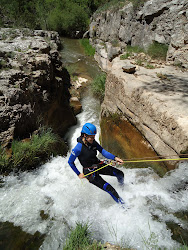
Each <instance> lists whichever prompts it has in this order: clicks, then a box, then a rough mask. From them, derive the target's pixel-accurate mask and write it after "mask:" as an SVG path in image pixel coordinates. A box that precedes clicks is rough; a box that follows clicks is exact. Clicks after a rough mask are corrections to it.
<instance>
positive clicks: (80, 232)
mask: <svg viewBox="0 0 188 250" xmlns="http://www.w3.org/2000/svg"><path fill="white" fill-rule="evenodd" d="M77 249H82V250H84V249H85V250H86V249H87V250H100V249H103V247H102V245H101V244H100V243H97V242H92V238H91V232H89V226H88V225H87V224H84V223H80V222H78V223H77V224H76V228H75V229H72V231H71V232H70V234H69V236H68V238H67V240H66V244H65V246H64V247H63V250H77Z"/></svg>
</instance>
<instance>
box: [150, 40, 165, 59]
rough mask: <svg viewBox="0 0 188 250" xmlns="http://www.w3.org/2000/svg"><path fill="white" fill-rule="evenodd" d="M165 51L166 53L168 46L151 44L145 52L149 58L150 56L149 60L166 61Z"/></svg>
mask: <svg viewBox="0 0 188 250" xmlns="http://www.w3.org/2000/svg"><path fill="white" fill-rule="evenodd" d="M167 51H168V45H166V44H162V43H158V42H153V44H151V45H150V46H149V48H148V50H147V53H148V54H149V56H151V58H153V59H156V58H158V59H163V60H165V59H166V55H167Z"/></svg>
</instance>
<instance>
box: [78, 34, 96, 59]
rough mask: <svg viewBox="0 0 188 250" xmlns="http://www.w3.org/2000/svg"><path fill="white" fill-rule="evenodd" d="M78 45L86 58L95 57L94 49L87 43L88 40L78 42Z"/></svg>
mask: <svg viewBox="0 0 188 250" xmlns="http://www.w3.org/2000/svg"><path fill="white" fill-rule="evenodd" d="M80 44H81V45H82V47H83V48H84V51H85V54H86V55H88V56H94V55H95V48H93V47H92V45H91V44H90V43H89V39H87V38H83V39H81V40H80Z"/></svg>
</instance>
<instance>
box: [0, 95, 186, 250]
mask: <svg viewBox="0 0 188 250" xmlns="http://www.w3.org/2000/svg"><path fill="white" fill-rule="evenodd" d="M82 105H83V112H82V113H80V114H79V115H78V116H77V118H78V124H77V125H76V126H73V127H72V128H71V129H70V130H69V131H68V133H67V135H66V139H67V141H68V143H69V145H70V148H72V147H74V146H75V145H76V143H77V142H76V138H77V137H78V136H79V135H80V131H81V127H82V125H83V124H84V123H85V122H92V123H94V124H95V125H96V126H97V130H98V133H97V138H96V140H97V141H98V140H99V133H100V127H99V117H98V116H99V108H100V104H99V103H98V101H97V100H96V99H95V98H94V97H92V96H91V95H89V94H88V95H86V96H85V97H84V98H83V101H82ZM69 155H70V152H69V153H68V154H67V156H66V157H61V156H58V157H55V158H53V157H52V159H51V160H50V161H49V162H47V163H46V164H44V165H43V166H41V167H40V168H39V169H37V170H35V171H33V172H24V173H21V174H20V175H19V176H17V175H13V174H12V175H9V176H7V177H3V184H2V187H1V188H0V221H10V222H13V223H14V224H15V225H17V226H21V227H22V229H23V230H24V231H26V232H29V233H32V234H34V233H35V232H36V231H39V232H41V233H43V234H46V237H45V240H44V242H43V244H42V246H41V248H40V249H45V250H47V249H49V250H50V249H53V250H55V249H62V247H63V244H64V243H65V239H66V237H67V233H68V232H69V231H70V229H71V228H72V227H75V225H76V222H78V221H80V222H85V223H89V225H90V230H91V231H92V232H93V234H92V235H93V238H95V239H97V240H101V241H103V242H105V241H108V242H111V243H114V244H119V245H122V246H123V244H126V246H131V247H133V248H135V249H148V248H147V247H148V246H147V244H149V249H154V246H155V245H157V246H158V247H160V248H162V249H163V248H166V249H173V248H174V249H175V248H177V247H178V246H179V243H177V242H176V241H174V240H173V239H172V238H171V235H172V233H171V231H170V230H169V229H168V228H167V225H166V222H167V221H173V222H175V223H177V224H180V225H181V226H182V228H184V229H186V227H187V225H186V223H185V222H183V221H182V220H181V219H178V218H177V217H175V215H174V214H175V212H176V213H177V212H179V211H185V210H186V211H187V207H188V190H187V187H186V181H187V180H188V164H187V163H185V162H184V163H180V164H179V167H178V168H177V169H175V170H173V171H171V172H169V173H168V174H167V175H166V176H165V177H163V178H159V177H157V176H156V174H155V173H154V172H153V170H152V169H150V168H143V169H125V168H123V167H120V169H121V170H122V171H123V172H124V174H125V187H124V190H122V189H121V188H120V187H119V186H118V182H117V180H116V178H115V177H111V176H105V177H104V179H105V180H107V181H108V182H109V183H110V184H111V185H112V186H113V187H114V188H115V189H116V190H117V192H118V193H119V194H120V196H121V197H122V198H123V199H124V200H125V201H126V203H127V204H128V205H129V206H130V209H129V210H127V211H125V210H123V209H122V208H121V207H119V205H118V204H117V203H115V202H114V200H113V199H112V198H111V196H110V195H109V194H107V193H106V192H104V191H103V190H100V189H99V188H97V187H96V186H94V185H92V184H90V183H89V182H88V181H87V180H86V179H83V180H80V179H79V178H78V177H77V175H76V174H75V173H74V172H73V170H72V169H71V168H70V167H69V165H68V163H67V161H68V158H69ZM76 165H77V167H78V169H79V170H80V171H81V169H82V168H81V166H80V164H79V162H78V161H77V160H76ZM42 210H43V211H44V213H45V214H46V215H48V216H47V218H46V220H42V218H41V216H40V213H41V211H42ZM156 218H157V219H156Z"/></svg>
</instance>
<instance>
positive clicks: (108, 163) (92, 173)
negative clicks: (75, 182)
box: [84, 162, 112, 177]
mask: <svg viewBox="0 0 188 250" xmlns="http://www.w3.org/2000/svg"><path fill="white" fill-rule="evenodd" d="M109 165H112V162H110V163H108V164H106V165H104V166H102V167H100V168H98V169H96V170H94V171H92V172H91V173H88V174H85V175H84V177H86V176H88V175H90V174H93V173H95V172H97V171H99V170H101V169H102V168H105V167H107V166H109Z"/></svg>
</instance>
